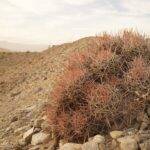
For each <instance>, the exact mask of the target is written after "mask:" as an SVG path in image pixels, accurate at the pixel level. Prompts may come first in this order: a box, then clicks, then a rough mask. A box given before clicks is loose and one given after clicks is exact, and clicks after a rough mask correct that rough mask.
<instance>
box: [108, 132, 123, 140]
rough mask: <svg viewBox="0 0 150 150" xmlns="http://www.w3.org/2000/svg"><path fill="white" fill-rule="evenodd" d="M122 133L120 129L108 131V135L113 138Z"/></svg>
mask: <svg viewBox="0 0 150 150" xmlns="http://www.w3.org/2000/svg"><path fill="white" fill-rule="evenodd" d="M122 135H123V132H122V131H112V132H110V136H111V137H112V138H113V139H117V138H119V137H121V136H122Z"/></svg>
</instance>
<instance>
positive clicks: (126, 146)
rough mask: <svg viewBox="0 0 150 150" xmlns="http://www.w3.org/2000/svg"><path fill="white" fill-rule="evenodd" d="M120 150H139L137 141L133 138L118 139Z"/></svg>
mask: <svg viewBox="0 0 150 150" xmlns="http://www.w3.org/2000/svg"><path fill="white" fill-rule="evenodd" d="M117 141H118V142H119V143H120V144H119V147H120V150H138V144H137V141H136V140H135V139H134V138H133V137H131V136H125V137H122V138H118V139H117Z"/></svg>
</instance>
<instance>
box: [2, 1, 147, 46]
mask: <svg viewBox="0 0 150 150" xmlns="http://www.w3.org/2000/svg"><path fill="white" fill-rule="evenodd" d="M123 28H135V29H138V30H139V31H140V32H145V33H147V34H150V0H0V40H7V41H11V42H21V43H34V44H35V43H37V44H49V43H53V44H56V43H61V42H67V41H72V40H75V39H78V38H80V37H84V36H89V35H95V34H98V33H101V32H102V31H108V32H116V31H118V30H120V29H123Z"/></svg>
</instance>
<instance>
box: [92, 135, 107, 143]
mask: <svg viewBox="0 0 150 150" xmlns="http://www.w3.org/2000/svg"><path fill="white" fill-rule="evenodd" d="M92 141H93V142H95V143H98V144H99V143H104V142H105V138H104V137H103V136H101V135H100V134H99V135H95V136H94V137H93V140H92Z"/></svg>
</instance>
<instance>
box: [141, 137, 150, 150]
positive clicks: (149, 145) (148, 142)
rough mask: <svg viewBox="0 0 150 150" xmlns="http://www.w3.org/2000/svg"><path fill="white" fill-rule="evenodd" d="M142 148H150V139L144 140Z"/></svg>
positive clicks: (142, 149)
mask: <svg viewBox="0 0 150 150" xmlns="http://www.w3.org/2000/svg"><path fill="white" fill-rule="evenodd" d="M140 149H141V150H149V149H150V139H149V140H146V141H144V142H143V143H141V144H140Z"/></svg>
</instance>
